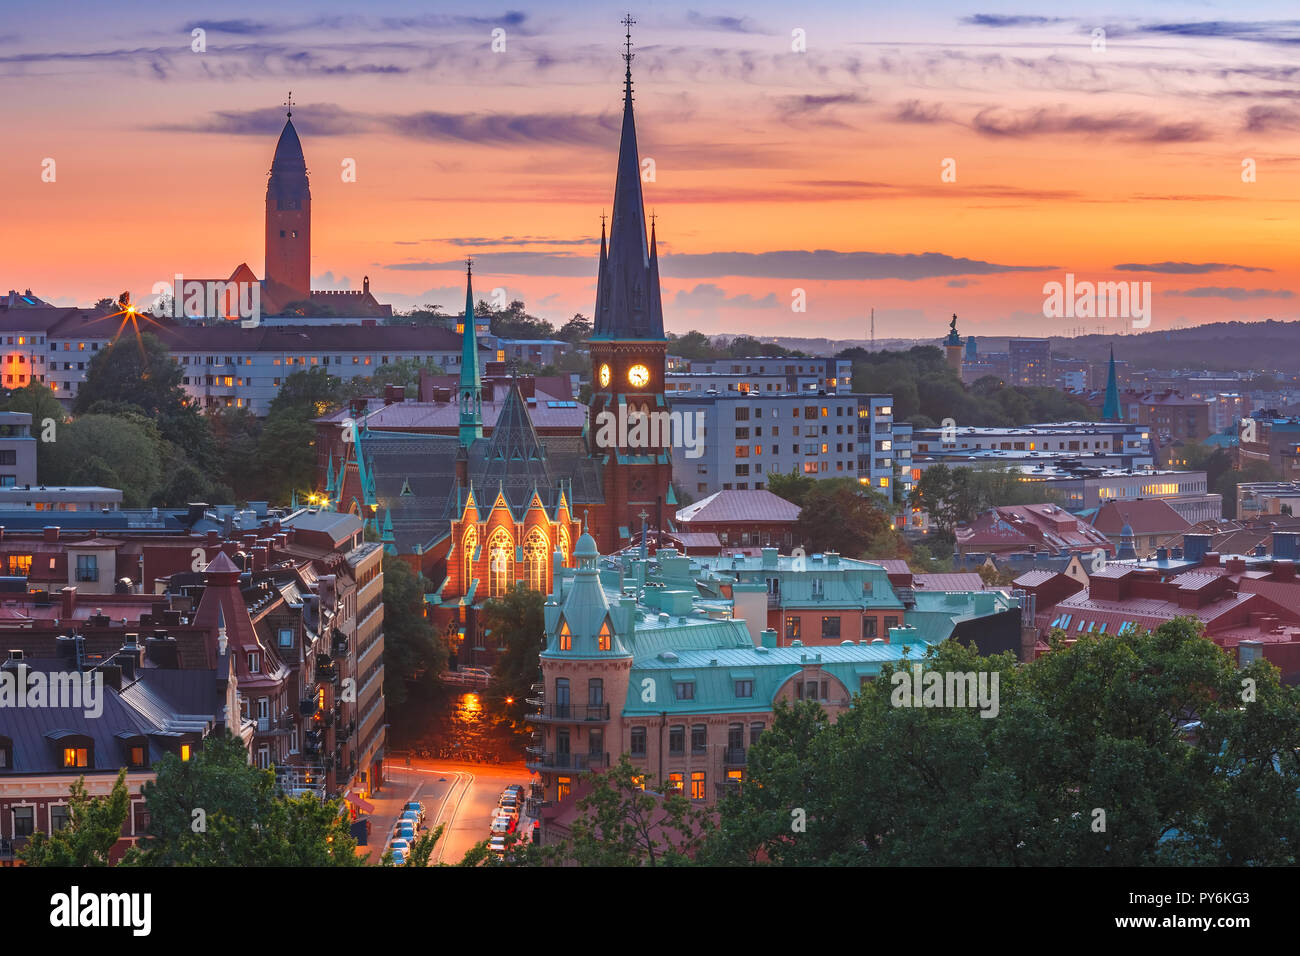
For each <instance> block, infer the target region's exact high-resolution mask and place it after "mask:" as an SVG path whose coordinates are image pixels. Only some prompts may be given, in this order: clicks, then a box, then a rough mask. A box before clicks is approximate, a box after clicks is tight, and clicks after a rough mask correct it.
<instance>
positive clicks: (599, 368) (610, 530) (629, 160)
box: [590, 17, 672, 552]
mask: <svg viewBox="0 0 1300 956" xmlns="http://www.w3.org/2000/svg"><path fill="white" fill-rule="evenodd" d="M623 22H624V24H625V25H626V27H627V34H626V38H625V39H626V48H625V51H624V53H623V59H624V62H625V63H626V67H627V69H626V74H625V79H624V87H623V128H622V134H621V139H620V141H619V149H618V170H617V173H616V176H615V181H614V207H613V214H612V216H611V217H610V223H609V242H608V247H606V241H605V230H604V225H603V223H602V226H601V243H600V262H599V268H598V272H597V276H596V312H595V321H594V323H593V332H592V336H591V342H590V345H591V363H592V371H593V375H592V378H593V381H592V396H591V422H592V436H593V437H592V445H593V447H592V452H593V453H594V454H596V455H598V456H602V457H603V458H604V468H603V474H604V479H603V483H604V493H605V504H604V507H603V508H601V509H599V510H598V511H597V512H596V513H595V514H593V515H592V527H591V531H592V533H593V534H594V535H595V537H596V539H597V540H598V541H599V544H600V547H601V548H602V549H603V550H604V551H606V552H610V551H616V550H619V549H621V548H623V547H626V546H627V545H628V544H629V543H630V542H631V534H632V529H633V528H639V527H640V526H641V519H640V518H639V517H638V515H639V514H640V512H642V511H645V512H647V514H648V516H649V522H650V523H651V525H652V526H654V527H656V528H660V529H662V528H666V527H667V526H668V522H669V521H670V520H671V519H672V515H671V514H670V513H668V512H667V506H668V505H670V504H671V503H672V500H671V494H670V488H671V482H672V462H671V460H670V457H669V456H670V453H671V452H670V447H669V446H670V441H671V437H670V435H668V434H665V432H666V431H667V429H662V430H661V429H656V428H650V429H630V428H627V427H618V426H617V425H616V424H615V426H614V428H613V429H605V430H604V432H603V434H604V435H609V434H611V431H612V432H613V433H615V434H616V435H617V436H619V439H621V440H624V441H626V440H627V438H628V437H630V436H631V435H640V436H648V439H649V444H643V445H637V446H633V445H619V444H617V440H616V442H615V444H614V445H612V446H611V447H602V446H601V445H600V444H599V442H600V441H601V434H602V432H601V431H600V429H599V425H600V423H601V422H602V421H603V419H602V417H601V416H602V415H605V416H607V417H608V416H613V418H612V419H611V422H614V421H615V420H616V419H617V418H618V416H619V415H620V414H621V415H623V416H624V417H626V416H628V415H630V414H635V413H636V412H649V413H665V412H667V411H668V403H667V401H666V399H665V398H664V390H663V388H664V370H665V367H666V364H667V358H666V357H667V352H668V342H667V339H665V338H664V316H663V303H662V300H661V296H660V290H659V255H658V248H657V243H656V237H655V229H654V224H653V223H652V224H651V227H650V230H649V236H648V237H647V230H646V216H645V204H644V201H643V199H642V195H641V163H640V157H639V155H638V153H637V141H636V121H635V119H634V117H633V113H632V58H633V56H634V54H633V53H632V34H631V25H632V23H633V22H634V21H633V20H632V19H631V17H628V18H626V19H625V20H624V21H623Z"/></svg>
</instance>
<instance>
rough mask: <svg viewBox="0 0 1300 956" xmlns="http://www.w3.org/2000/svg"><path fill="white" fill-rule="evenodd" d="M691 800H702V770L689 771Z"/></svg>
mask: <svg viewBox="0 0 1300 956" xmlns="http://www.w3.org/2000/svg"><path fill="white" fill-rule="evenodd" d="M691 799H692V800H703V799H704V771H703V770H692V771H691Z"/></svg>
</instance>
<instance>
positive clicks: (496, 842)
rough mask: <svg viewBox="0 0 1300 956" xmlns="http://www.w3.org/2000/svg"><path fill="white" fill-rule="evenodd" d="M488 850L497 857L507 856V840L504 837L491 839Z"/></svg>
mask: <svg viewBox="0 0 1300 956" xmlns="http://www.w3.org/2000/svg"><path fill="white" fill-rule="evenodd" d="M488 849H489V850H491V851H492V852H493V853H495V854H496V855H497V856H505V855H506V838H505V837H503V836H494V837H493V838H492V839H491V841H489V842H488Z"/></svg>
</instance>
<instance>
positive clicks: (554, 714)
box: [526, 704, 609, 723]
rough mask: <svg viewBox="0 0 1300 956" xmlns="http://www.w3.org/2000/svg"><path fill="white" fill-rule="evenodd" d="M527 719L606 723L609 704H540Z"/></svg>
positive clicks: (554, 721)
mask: <svg viewBox="0 0 1300 956" xmlns="http://www.w3.org/2000/svg"><path fill="white" fill-rule="evenodd" d="M537 706H538V711H537V713H535V714H527V715H526V719H528V720H531V721H534V722H536V723H604V722H605V721H607V720H609V704H598V705H597V706H595V707H575V706H573V705H572V704H540V705H537Z"/></svg>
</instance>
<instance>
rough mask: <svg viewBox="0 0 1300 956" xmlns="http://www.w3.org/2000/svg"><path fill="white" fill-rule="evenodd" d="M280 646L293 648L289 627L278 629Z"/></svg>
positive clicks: (291, 630) (291, 629)
mask: <svg viewBox="0 0 1300 956" xmlns="http://www.w3.org/2000/svg"><path fill="white" fill-rule="evenodd" d="M280 646H281V647H293V628H290V627H282V628H280Z"/></svg>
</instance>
